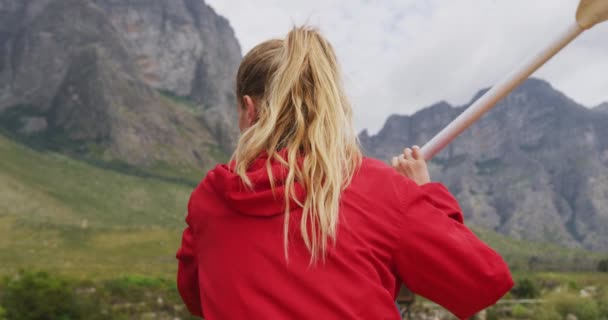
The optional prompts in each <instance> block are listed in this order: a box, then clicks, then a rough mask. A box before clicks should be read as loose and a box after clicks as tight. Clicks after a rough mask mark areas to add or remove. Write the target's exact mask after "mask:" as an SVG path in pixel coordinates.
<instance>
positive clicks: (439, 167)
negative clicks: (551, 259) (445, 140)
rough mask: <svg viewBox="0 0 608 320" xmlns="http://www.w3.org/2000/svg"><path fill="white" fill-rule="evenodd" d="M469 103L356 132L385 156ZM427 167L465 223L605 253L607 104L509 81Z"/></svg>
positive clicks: (421, 139)
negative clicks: (512, 86)
mask: <svg viewBox="0 0 608 320" xmlns="http://www.w3.org/2000/svg"><path fill="white" fill-rule="evenodd" d="M480 95H481V92H480V94H478V95H477V96H476V97H475V98H477V97H479V96H480ZM473 100H475V99H473ZM466 107H467V106H460V107H454V106H451V105H449V104H448V103H446V102H440V103H437V104H435V105H433V106H430V107H428V108H426V109H424V110H422V111H420V112H418V113H416V114H414V115H412V116H399V115H393V116H391V117H390V118H389V119H388V120H387V121H386V123H385V125H384V127H383V128H382V130H381V131H380V132H378V134H377V135H373V136H370V135H369V134H368V133H367V132H365V131H364V132H362V133H361V135H360V139H361V142H362V145H363V147H364V149H365V150H366V153H367V154H368V155H370V156H373V157H377V158H380V159H383V160H388V159H389V158H390V157H392V156H393V155H396V154H398V153H399V152H400V150H402V149H403V148H404V147H405V146H411V145H414V144H418V145H423V144H424V143H425V142H427V141H428V140H429V139H430V138H432V136H433V135H434V134H436V133H437V132H439V130H440V129H441V128H443V127H444V126H445V125H447V124H448V123H449V122H450V121H451V120H452V119H454V118H455V117H456V116H457V115H458V114H460V113H461V112H462V111H463V110H464V109H465V108H466ZM431 173H432V177H433V178H434V180H438V181H441V182H444V183H445V184H446V185H447V186H448V187H449V188H450V190H451V191H452V192H453V193H454V194H455V195H456V196H457V198H458V199H459V201H460V203H461V205H462V207H463V209H464V212H465V216H466V218H467V219H468V223H469V224H472V225H477V226H482V227H486V228H491V229H494V230H497V231H499V232H501V233H503V234H506V235H509V236H513V237H515V238H520V239H527V240H535V241H549V242H553V243H558V244H562V245H566V246H570V247H584V248H587V249H592V250H597V251H604V252H608V113H603V112H601V113H600V112H597V111H596V110H594V109H588V108H585V107H583V106H581V105H579V104H577V103H576V102H574V101H572V100H571V99H569V98H568V97H566V96H565V95H563V94H562V93H560V92H558V91H556V90H555V89H553V88H552V87H551V86H550V85H549V84H548V83H546V82H544V81H541V80H535V79H532V80H529V81H527V82H526V83H524V84H523V85H522V86H521V87H520V88H518V89H517V90H515V92H513V93H512V94H511V95H510V96H508V97H507V98H506V99H505V100H504V101H502V102H501V103H500V104H499V105H498V106H496V107H495V109H493V110H492V111H490V112H489V113H488V114H487V115H486V116H484V117H483V118H482V119H481V120H480V121H479V122H478V123H476V124H475V125H473V126H472V127H471V128H470V129H468V130H467V131H466V132H465V133H464V134H463V135H462V136H460V137H459V138H457V139H456V140H455V141H454V142H453V143H452V144H451V145H450V146H448V147H447V149H445V150H444V151H442V152H441V153H440V154H438V155H437V156H436V158H435V159H434V160H433V161H432V163H431Z"/></svg>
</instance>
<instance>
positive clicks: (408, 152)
mask: <svg viewBox="0 0 608 320" xmlns="http://www.w3.org/2000/svg"><path fill="white" fill-rule="evenodd" d="M403 156H404V157H405V159H407V160H414V158H413V157H412V149H410V148H405V150H403Z"/></svg>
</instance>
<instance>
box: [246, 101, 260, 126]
mask: <svg viewBox="0 0 608 320" xmlns="http://www.w3.org/2000/svg"><path fill="white" fill-rule="evenodd" d="M243 106H244V107H245V112H246V116H247V126H248V127H250V126H252V125H253V124H254V123H255V122H256V121H257V120H258V119H257V118H258V116H257V115H258V113H257V106H256V104H255V101H253V99H252V98H251V97H250V96H247V95H245V96H243Z"/></svg>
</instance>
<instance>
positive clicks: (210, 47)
mask: <svg viewBox="0 0 608 320" xmlns="http://www.w3.org/2000/svg"><path fill="white" fill-rule="evenodd" d="M240 59H241V51H240V47H239V44H238V42H237V40H236V38H235V36H234V32H233V31H232V29H231V27H230V25H229V23H228V21H227V20H226V19H224V18H223V17H220V16H218V15H217V14H216V13H215V12H214V11H213V10H212V9H211V8H210V7H209V6H207V5H206V4H205V3H204V2H203V1H202V0H175V1H166V0H131V1H122V0H0V128H1V129H2V132H3V133H4V134H6V135H8V136H10V137H12V138H16V139H18V140H20V141H23V142H26V143H28V144H30V145H33V146H36V147H40V148H43V149H52V150H58V151H62V152H67V153H69V154H73V155H78V156H81V157H84V158H88V159H95V160H99V159H101V161H103V162H106V163H112V162H120V163H126V164H127V165H130V166H136V167H147V168H154V167H165V166H171V167H188V168H200V167H208V166H210V165H211V164H213V163H214V162H216V161H217V160H218V159H220V158H221V159H224V158H225V157H226V154H228V152H230V150H231V148H232V147H233V146H234V144H235V139H236V137H237V133H238V131H237V125H236V106H235V104H236V102H235V96H234V85H233V83H234V77H235V74H236V68H237V67H238V63H239V61H240Z"/></svg>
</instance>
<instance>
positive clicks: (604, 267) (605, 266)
mask: <svg viewBox="0 0 608 320" xmlns="http://www.w3.org/2000/svg"><path fill="white" fill-rule="evenodd" d="M597 271H599V272H608V259H604V260H600V262H599V263H598V264H597Z"/></svg>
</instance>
